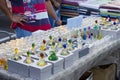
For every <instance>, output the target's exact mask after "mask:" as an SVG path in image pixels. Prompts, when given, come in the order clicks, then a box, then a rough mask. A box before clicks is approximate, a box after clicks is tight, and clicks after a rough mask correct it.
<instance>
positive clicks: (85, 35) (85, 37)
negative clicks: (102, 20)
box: [83, 28, 87, 40]
mask: <svg viewBox="0 0 120 80" xmlns="http://www.w3.org/2000/svg"><path fill="white" fill-rule="evenodd" d="M86 39H87V31H86V28H84V32H83V40H86Z"/></svg>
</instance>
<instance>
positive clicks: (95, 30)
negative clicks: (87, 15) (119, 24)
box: [94, 20, 98, 38]
mask: <svg viewBox="0 0 120 80" xmlns="http://www.w3.org/2000/svg"><path fill="white" fill-rule="evenodd" d="M97 35H98V21H97V20H96V21H95V26H94V38H97Z"/></svg>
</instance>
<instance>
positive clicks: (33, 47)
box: [31, 43, 35, 55]
mask: <svg viewBox="0 0 120 80" xmlns="http://www.w3.org/2000/svg"><path fill="white" fill-rule="evenodd" d="M31 53H32V54H33V55H35V43H32V48H31Z"/></svg>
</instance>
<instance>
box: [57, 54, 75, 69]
mask: <svg viewBox="0 0 120 80" xmlns="http://www.w3.org/2000/svg"><path fill="white" fill-rule="evenodd" d="M58 56H59V57H61V58H63V59H64V63H63V68H64V69H66V68H68V67H70V66H71V65H72V64H73V63H74V54H73V53H71V52H70V54H68V55H66V56H64V55H61V54H60V53H58Z"/></svg>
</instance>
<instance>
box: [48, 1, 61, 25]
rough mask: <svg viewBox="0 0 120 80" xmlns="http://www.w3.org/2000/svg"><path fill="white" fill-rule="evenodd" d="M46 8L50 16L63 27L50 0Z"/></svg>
mask: <svg viewBox="0 0 120 80" xmlns="http://www.w3.org/2000/svg"><path fill="white" fill-rule="evenodd" d="M46 7H47V11H48V14H49V15H50V16H51V17H52V18H53V19H54V20H55V21H56V23H57V24H58V25H62V21H61V20H60V19H59V18H58V17H57V15H56V13H55V11H54V9H53V6H52V4H51V2H50V0H46Z"/></svg>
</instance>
